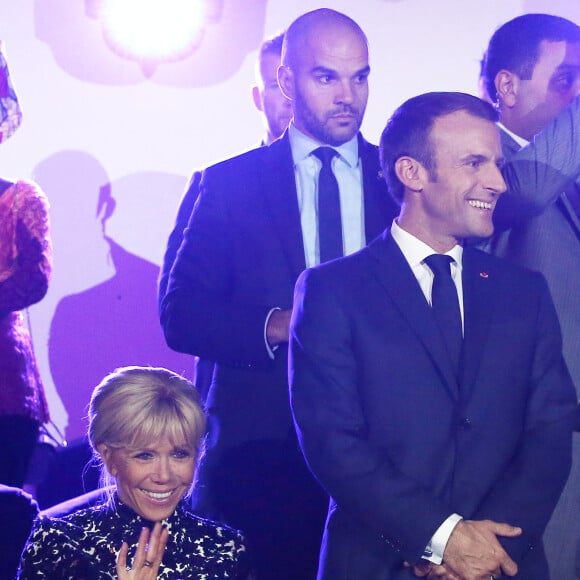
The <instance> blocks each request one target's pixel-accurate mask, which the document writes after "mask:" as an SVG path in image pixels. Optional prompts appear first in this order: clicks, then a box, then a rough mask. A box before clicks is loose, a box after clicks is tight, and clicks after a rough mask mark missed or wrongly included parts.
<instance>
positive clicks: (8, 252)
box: [0, 181, 52, 424]
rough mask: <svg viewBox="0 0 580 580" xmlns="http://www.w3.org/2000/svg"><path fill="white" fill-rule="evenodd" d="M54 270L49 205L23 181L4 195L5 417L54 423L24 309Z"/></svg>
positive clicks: (0, 257) (0, 345)
mask: <svg viewBox="0 0 580 580" xmlns="http://www.w3.org/2000/svg"><path fill="white" fill-rule="evenodd" d="M51 267H52V246H51V243H50V235H49V218H48V201H47V199H46V196H45V195H44V193H43V192H42V190H41V189H40V188H39V187H38V186H37V185H36V184H34V183H31V182H28V181H18V182H17V183H15V184H13V185H11V186H10V187H8V189H6V190H5V191H4V192H3V193H2V194H1V195H0V417H2V416H6V415H18V416H24V417H28V418H30V419H33V420H34V421H36V422H37V423H39V424H40V423H46V422H47V421H48V420H49V414H48V407H47V404H46V400H45V396H44V390H43V387H42V382H41V379H40V375H39V372H38V368H37V365H36V358H35V356H34V351H33V348H32V340H31V338H30V334H29V332H28V325H27V324H26V320H25V318H24V315H23V313H22V310H23V309H25V308H27V307H28V306H30V305H31V304H35V303H36V302H38V301H39V300H41V299H42V298H43V297H44V295H45V294H46V291H47V289H48V281H49V278H50V272H51Z"/></svg>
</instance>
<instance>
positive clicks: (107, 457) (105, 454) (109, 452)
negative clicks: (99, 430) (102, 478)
mask: <svg viewBox="0 0 580 580" xmlns="http://www.w3.org/2000/svg"><path fill="white" fill-rule="evenodd" d="M97 451H98V452H99V455H100V456H101V459H102V460H103V463H104V464H105V467H106V468H107V471H108V472H109V473H110V474H111V475H112V476H113V477H115V475H116V474H117V469H116V468H115V466H114V463H113V449H112V448H111V447H109V446H108V445H107V444H105V443H101V444H100V445H97Z"/></svg>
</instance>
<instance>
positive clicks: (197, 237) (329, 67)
mask: <svg viewBox="0 0 580 580" xmlns="http://www.w3.org/2000/svg"><path fill="white" fill-rule="evenodd" d="M369 71H370V69H369V62H368V48H367V41H366V37H365V35H364V33H363V32H362V30H361V29H360V27H359V26H358V25H357V24H356V23H355V22H354V21H353V20H351V19H350V18H348V17H347V16H345V15H343V14H341V13H338V12H336V11H334V10H329V9H320V10H315V11H313V12H310V13H308V14H305V15H303V16H301V17H299V18H298V19H297V20H296V21H295V22H294V23H292V24H291V25H290V27H289V28H288V30H287V32H286V35H285V38H284V45H283V50H282V66H281V68H280V70H279V76H278V78H279V82H280V86H281V88H282V90H283V92H284V93H285V94H286V96H287V97H288V98H289V99H290V101H291V103H292V110H293V117H294V118H293V121H292V123H291V124H290V127H289V129H288V131H287V132H286V133H285V134H284V136H283V137H282V138H281V139H279V140H277V141H275V142H274V143H272V144H271V145H270V146H268V147H262V148H259V149H255V150H253V151H250V152H248V153H246V154H243V155H241V156H238V157H235V158H233V159H229V160H227V161H225V162H223V163H220V164H218V165H216V166H214V167H210V168H208V169H207V170H206V171H205V172H204V175H203V178H202V181H201V193H200V197H199V200H198V202H197V204H196V206H195V208H194V211H193V213H192V216H191V219H190V222H189V227H188V228H187V230H186V231H185V234H184V240H183V243H182V246H181V248H180V250H179V252H178V255H177V259H176V261H175V264H174V266H173V269H172V271H171V275H170V280H169V287H168V291H167V294H166V296H165V298H164V300H163V303H162V306H161V317H162V324H163V326H164V329H165V336H166V339H167V342H168V344H169V345H170V346H171V347H172V348H174V349H176V350H179V351H182V352H188V353H191V354H194V355H198V356H200V357H202V358H205V359H208V360H212V361H215V362H216V370H215V372H214V377H213V383H212V386H211V389H210V392H209V396H208V402H207V410H208V416H209V423H210V433H209V442H208V450H207V453H206V457H205V459H204V460H203V461H202V464H201V466H200V474H199V486H198V490H197V493H196V499H195V502H194V505H195V508H196V509H197V510H198V511H200V512H201V513H204V514H207V515H210V516H213V517H217V518H219V519H224V520H225V521H227V522H229V523H231V524H232V525H235V526H237V527H239V528H241V529H243V530H244V532H245V533H246V535H247V537H248V543H249V545H250V548H253V550H254V553H255V556H256V558H255V559H256V567H257V571H258V578H260V579H261V578H264V579H266V580H271V579H273V578H276V579H277V580H283V579H286V578H288V579H292V580H299V579H302V578H304V579H307V580H310V579H311V578H312V577H313V576H314V574H315V572H316V563H317V555H318V547H319V543H320V538H321V534H322V529H323V524H324V516H325V513H326V507H327V506H326V503H327V500H326V497H325V494H324V493H323V492H322V490H321V489H320V488H319V486H318V485H317V484H316V482H315V481H314V480H313V478H312V476H311V475H310V473H309V472H308V470H307V468H306V466H305V464H304V460H303V458H302V456H301V454H300V450H299V448H298V444H297V441H296V435H295V432H294V428H293V424H292V417H291V413H290V406H289V402H288V379H287V343H288V326H289V321H290V312H291V308H292V295H293V288H294V284H295V282H296V279H297V277H298V275H299V274H300V273H301V272H302V271H303V270H304V269H305V268H306V267H307V266H313V265H315V264H317V263H319V262H320V261H321V259H324V256H323V257H322V258H321V245H322V247H323V248H326V247H327V246H326V241H327V240H328V239H329V238H328V236H327V233H328V232H327V230H326V229H325V228H326V227H327V226H330V228H331V229H332V228H333V227H334V233H333V234H332V236H331V238H332V240H334V241H336V239H337V236H336V235H335V234H337V232H339V234H338V239H339V240H340V249H339V250H338V251H339V253H340V254H341V255H342V254H343V253H344V254H348V253H351V252H353V251H356V250H359V249H360V248H362V247H363V246H364V245H365V244H366V243H368V242H370V241H371V240H372V239H373V238H375V237H376V236H377V235H379V234H380V233H381V231H382V230H383V229H384V228H385V227H386V225H387V224H388V223H389V221H390V220H391V219H392V218H393V217H394V215H396V206H395V204H394V202H393V201H392V199H391V198H390V197H389V195H388V193H387V189H386V185H385V183H384V181H383V180H382V179H381V177H380V165H379V160H378V150H377V148H376V147H375V146H373V145H370V144H368V143H367V142H366V141H365V140H364V139H363V138H362V136H361V135H360V133H359V129H360V125H361V123H362V119H363V115H364V111H365V108H366V104H367V97H368V82H367V78H368V75H369ZM320 147H326V148H327V149H326V153H328V152H330V156H331V157H332V156H333V159H332V161H331V162H330V163H331V164H330V170H331V173H329V171H328V167H329V166H328V165H327V166H326V170H325V172H324V175H325V177H324V180H323V181H324V183H325V187H324V188H320V187H319V174H320V172H321V166H322V162H321V161H320V159H319V157H317V155H319V154H320V152H319V151H317V150H318V149H319V148H320ZM328 150H330V151H328ZM321 156H322V155H321ZM326 186H329V187H326ZM321 189H324V192H325V193H330V194H331V198H332V199H333V200H334V201H335V202H336V201H338V202H339V203H338V205H334V207H335V208H338V214H335V215H334V218H333V219H331V220H328V219H326V216H324V219H322V217H323V216H322V213H324V212H322V213H321V212H320V211H319V205H318V201H319V198H321V197H323V196H322V195H321ZM336 195H338V197H336ZM325 199H326V198H325ZM325 209H326V208H325ZM321 224H323V228H322V229H321V228H320V225H321ZM322 230H324V233H323V232H322ZM321 238H322V239H323V243H322V244H321ZM325 251H326V250H325ZM322 253H324V252H322Z"/></svg>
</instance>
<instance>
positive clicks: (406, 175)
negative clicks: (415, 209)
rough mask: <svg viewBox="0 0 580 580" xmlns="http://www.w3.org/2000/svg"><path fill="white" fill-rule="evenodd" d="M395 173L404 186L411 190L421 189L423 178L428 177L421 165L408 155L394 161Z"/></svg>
mask: <svg viewBox="0 0 580 580" xmlns="http://www.w3.org/2000/svg"><path fill="white" fill-rule="evenodd" d="M395 173H396V174H397V177H398V178H399V181H400V182H401V183H402V184H403V185H404V186H405V188H406V189H410V190H411V191H423V187H424V183H425V180H426V179H428V177H429V176H428V174H427V171H426V169H425V168H424V167H423V165H421V163H419V162H418V161H417V160H416V159H414V158H413V157H408V156H404V157H399V158H398V159H397V161H395Z"/></svg>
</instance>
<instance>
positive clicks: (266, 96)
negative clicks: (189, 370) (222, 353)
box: [157, 33, 292, 400]
mask: <svg viewBox="0 0 580 580" xmlns="http://www.w3.org/2000/svg"><path fill="white" fill-rule="evenodd" d="M283 40H284V34H283V33H280V34H277V35H275V36H272V37H271V38H266V39H265V40H264V41H263V42H262V44H261V45H260V50H259V53H258V60H257V61H256V84H255V85H254V86H253V87H252V100H253V101H254V105H255V106H256V109H257V110H258V111H260V113H261V116H262V120H263V123H264V128H265V129H266V133H265V135H264V137H263V139H262V142H261V145H262V146H265V145H270V143H272V142H273V141H275V140H276V139H278V137H280V136H281V135H282V134H283V133H284V131H285V130H286V128H287V127H288V123H290V119H292V109H291V107H290V101H289V100H288V99H287V98H286V97H285V96H284V94H283V93H282V91H281V90H280V87H279V86H278V67H279V66H280V59H281V55H282V42H283ZM201 176H202V172H201V171H195V172H194V173H193V175H192V176H191V179H190V181H189V183H188V185H187V190H186V191H185V194H184V195H183V198H182V200H181V202H180V204H179V209H178V211H177V217H176V219H175V226H174V227H173V230H172V231H171V234H170V235H169V239H168V240H167V248H166V250H165V255H164V256H163V264H162V265H161V272H160V273H159V284H158V292H157V296H158V302H159V308H160V309H161V304H162V303H163V298H164V297H165V293H166V292H167V284H168V283H169V273H170V272H171V268H172V266H173V262H175V258H176V256H177V250H178V249H179V246H180V245H181V241H182V239H183V231H184V230H185V228H186V227H187V223H188V222H189V216H190V215H191V212H192V211H193V206H194V204H195V202H196V200H197V198H198V196H199V184H200V182H201ZM213 367H214V365H213V362H212V361H208V360H202V359H199V358H196V359H195V376H194V383H195V386H196V387H197V389H198V391H199V393H200V395H201V398H202V400H205V398H206V397H207V393H208V390H209V386H210V384H211V378H212V375H213Z"/></svg>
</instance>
